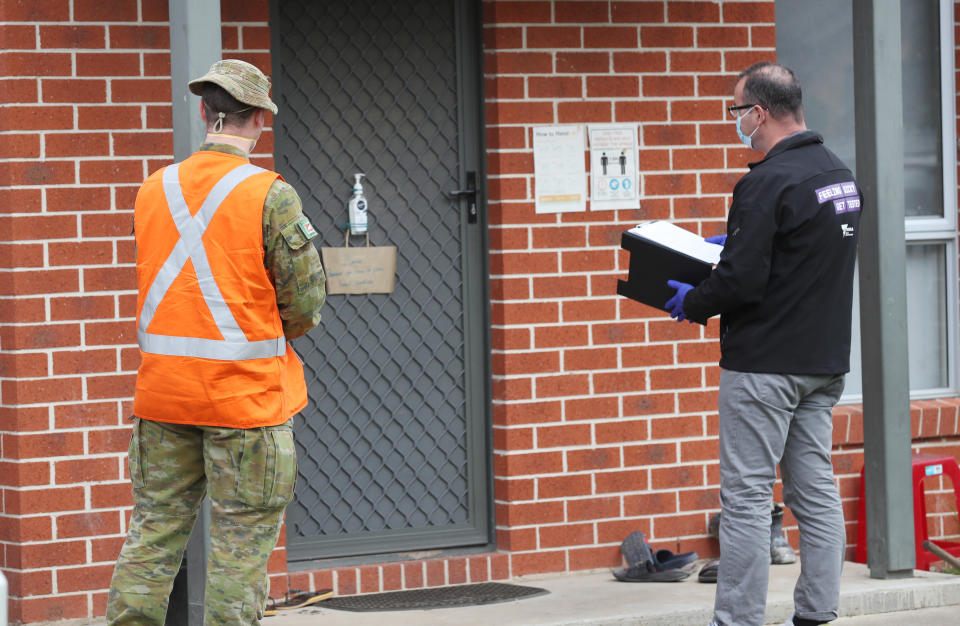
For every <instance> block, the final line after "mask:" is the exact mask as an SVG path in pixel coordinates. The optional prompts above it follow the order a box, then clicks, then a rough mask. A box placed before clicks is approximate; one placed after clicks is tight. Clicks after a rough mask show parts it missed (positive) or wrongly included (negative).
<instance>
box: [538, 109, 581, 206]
mask: <svg viewBox="0 0 960 626" xmlns="http://www.w3.org/2000/svg"><path fill="white" fill-rule="evenodd" d="M585 149H586V138H585V137H584V129H583V126H573V125H570V126H536V127H534V129H533V173H534V185H535V191H536V211H537V213H566V212H568V211H584V210H586V208H587V172H586V169H585V167H584V163H583V152H584V150H585Z"/></svg>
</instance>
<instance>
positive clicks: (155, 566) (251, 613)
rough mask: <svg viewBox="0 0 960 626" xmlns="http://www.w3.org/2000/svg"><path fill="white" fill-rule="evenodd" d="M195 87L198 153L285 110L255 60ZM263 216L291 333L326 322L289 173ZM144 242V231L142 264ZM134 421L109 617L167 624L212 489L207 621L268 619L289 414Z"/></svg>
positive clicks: (320, 284) (272, 271) (239, 139)
mask: <svg viewBox="0 0 960 626" xmlns="http://www.w3.org/2000/svg"><path fill="white" fill-rule="evenodd" d="M190 88H191V91H193V92H194V93H196V94H198V95H202V96H203V101H202V103H201V114H202V115H203V117H204V119H205V120H206V121H207V124H208V125H207V131H208V132H207V138H206V141H205V142H204V144H203V145H201V146H200V148H199V150H198V152H200V151H211V152H221V153H225V154H230V155H234V156H236V157H241V158H242V159H247V156H248V153H249V152H250V151H252V149H253V146H254V145H255V144H256V140H257V138H258V137H259V133H260V131H261V130H262V123H263V116H262V114H261V115H259V116H257V115H251V113H252V112H255V111H256V110H258V109H267V110H271V111H272V112H273V113H276V105H274V103H273V102H272V101H271V100H270V98H269V88H270V83H269V80H268V79H267V78H266V77H265V76H264V75H263V74H262V73H261V72H260V71H259V70H257V68H255V67H254V66H252V65H250V64H248V63H244V62H242V61H237V60H232V59H227V60H224V61H219V62H218V63H215V64H214V65H213V67H212V68H211V70H210V72H208V73H207V74H206V75H205V76H203V77H201V78H199V79H196V80H195V81H191V83H190ZM245 112H246V113H247V115H244V113H245ZM257 120H259V122H257ZM227 131H229V132H227ZM145 185H146V183H145ZM262 214H263V219H262V230H263V233H262V237H263V265H264V270H265V271H266V272H267V273H268V275H269V278H270V282H272V284H273V286H274V288H275V291H276V307H277V312H278V313H279V316H280V319H281V321H282V329H283V334H284V336H285V338H286V339H293V338H295V337H299V336H301V335H303V334H304V333H306V332H307V331H308V330H310V329H311V328H313V327H314V326H316V325H317V324H318V323H319V321H320V313H319V310H320V307H321V305H322V304H323V302H324V299H325V295H326V293H325V277H324V273H323V268H322V267H321V264H320V258H319V255H318V254H317V251H316V248H315V247H314V245H313V243H312V242H311V241H310V240H311V239H313V238H314V237H315V236H316V232H315V231H314V230H313V227H312V226H311V225H310V222H309V221H308V220H307V218H306V217H305V216H304V215H303V213H302V210H301V204H300V198H299V197H298V195H297V192H296V191H294V189H293V187H291V186H290V185H289V184H287V183H286V182H284V181H283V180H282V179H279V178H277V179H276V180H275V181H274V182H273V184H272V185H271V186H270V187H269V190H268V191H267V194H266V198H265V200H264V202H263V213H262ZM138 219H139V218H138ZM138 234H139V233H138ZM144 236H147V235H146V234H144ZM139 246H140V240H139V239H138V266H139V265H140V259H139V252H140V250H139ZM142 290H143V285H142V284H141V291H142ZM141 295H142V294H141ZM281 341H282V338H281ZM141 349H143V347H142V346H141ZM290 350H292V348H290ZM297 367H299V365H298V366H297ZM298 371H299V372H300V374H299V375H300V378H301V379H302V370H298ZM141 372H142V367H141ZM138 388H139V381H138ZM303 395H304V401H305V391H304V393H303ZM134 411H135V412H137V405H136V401H135V404H134ZM133 419H134V429H133V436H132V438H131V441H130V450H129V464H130V478H131V481H132V483H133V493H134V504H135V506H134V509H133V514H132V517H131V519H130V528H129V532H128V535H127V539H126V542H125V543H124V546H123V549H122V551H121V554H120V556H119V559H118V561H117V564H116V568H115V570H114V573H113V579H112V581H111V585H110V594H109V598H108V604H107V619H108V620H109V623H110V624H150V625H162V624H163V623H164V620H165V615H166V610H167V601H168V597H169V594H170V590H171V586H172V584H173V579H174V576H175V574H176V573H177V571H178V570H179V567H180V562H181V559H182V555H183V551H184V548H185V545H186V542H187V539H188V537H189V535H190V532H191V530H192V528H193V525H194V522H195V521H196V518H197V514H198V510H199V506H200V503H201V500H202V499H203V497H204V495H207V496H209V498H210V502H211V526H210V552H209V562H208V570H207V586H206V595H205V602H206V606H205V613H206V615H205V622H206V624H208V625H230V626H234V625H246V624H259V623H260V622H259V620H260V618H262V616H263V609H264V605H265V602H266V598H267V593H268V590H269V588H268V578H267V560H268V557H269V556H270V553H271V551H272V550H273V548H274V546H275V545H276V542H277V537H278V534H279V531H280V526H281V523H282V517H283V512H284V509H285V508H286V505H287V503H288V502H289V501H290V499H291V498H292V497H293V491H294V485H295V482H296V475H297V463H296V450H295V448H294V442H293V427H292V417H290V418H286V417H279V418H278V420H277V421H280V422H282V423H277V421H274V425H269V426H261V427H254V428H234V427H221V426H215V425H210V424H200V425H197V424H190V423H182V422H183V419H170V420H169V421H165V420H164V419H160V418H156V417H152V418H151V419H145V418H144V417H143V416H139V417H134V418H133ZM283 420H285V421H283ZM175 422H181V423H175Z"/></svg>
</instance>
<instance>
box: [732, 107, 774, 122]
mask: <svg viewBox="0 0 960 626" xmlns="http://www.w3.org/2000/svg"><path fill="white" fill-rule="evenodd" d="M753 107H760V108H761V109H763V110H766V109H767V107H765V106H763V105H762V104H739V105H736V106H732V107H727V113H729V114H730V118H731V119H737V118H738V117H740V115H739V112H740V111H743V110H745V109H752V108H753ZM744 115H746V114H744Z"/></svg>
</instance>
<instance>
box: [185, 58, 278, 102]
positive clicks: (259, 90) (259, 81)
mask: <svg viewBox="0 0 960 626" xmlns="http://www.w3.org/2000/svg"><path fill="white" fill-rule="evenodd" d="M203 83H213V84H215V85H220V86H221V87H223V88H224V89H226V90H227V93H229V94H230V95H231V96H233V97H234V98H236V99H237V100H239V101H240V102H242V103H244V104H249V105H250V106H255V107H259V108H261V109H267V110H269V111H270V112H271V113H274V114H276V112H277V105H275V104H274V103H273V100H271V99H270V79H269V78H267V77H266V76H265V75H264V73H263V72H261V71H260V70H259V69H257V67H256V66H255V65H251V64H250V63H247V62H246V61H241V60H239V59H223V60H222V61H217V62H216V63H214V64H213V65H211V66H210V71H209V72H207V73H206V74H204V75H203V76H201V77H200V78H195V79H193V80H191V81H190V82H189V83H187V84H188V85H189V87H190V91H191V92H192V93H194V94H196V95H198V96H199V95H201V94H202V93H203Z"/></svg>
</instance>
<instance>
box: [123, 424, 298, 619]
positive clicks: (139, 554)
mask: <svg viewBox="0 0 960 626" xmlns="http://www.w3.org/2000/svg"><path fill="white" fill-rule="evenodd" d="M129 463H130V480H131V482H132V483H133V500H134V508H133V515H132V516H131V518H130V528H129V531H128V533H127V539H126V541H125V542H124V544H123V549H122V550H121V552H120V557H119V558H118V560H117V564H116V567H115V568H114V571H113V579H112V580H111V582H110V594H109V596H108V600H107V620H108V622H109V624H111V625H113V624H137V625H150V626H162V625H163V623H164V619H165V616H166V612H167V602H168V598H169V595H170V590H171V588H172V586H173V579H174V577H175V576H176V573H177V572H178V571H179V569H180V561H181V559H182V557H183V551H184V548H185V547H186V543H187V539H188V538H189V537H190V532H191V530H192V529H193V525H194V522H195V521H196V519H197V515H198V512H199V509H200V503H201V501H202V500H203V496H204V495H207V496H209V498H210V551H209V555H208V562H207V584H206V589H205V598H204V605H205V607H204V609H205V618H204V622H205V624H207V625H208V626H219V625H221V624H223V625H227V624H229V625H231V626H239V625H247V624H259V623H260V619H261V618H262V617H263V610H264V605H265V603H266V599H267V593H268V591H269V588H268V579H267V559H268V558H269V556H270V553H271V552H272V550H273V548H274V546H275V545H276V543H277V536H278V534H279V532H280V525H281V521H282V518H283V511H284V508H285V507H286V506H287V503H288V502H289V501H290V499H291V498H292V497H293V489H294V486H295V483H296V476H297V457H296V449H295V448H294V444H293V421H292V420H290V421H288V422H286V423H285V424H281V425H279V426H272V427H269V428H251V429H237V428H215V427H210V426H190V425H181V424H167V423H163V422H153V421H149V420H144V419H139V418H136V419H135V422H134V428H133V436H132V437H131V439H130V459H129Z"/></svg>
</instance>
